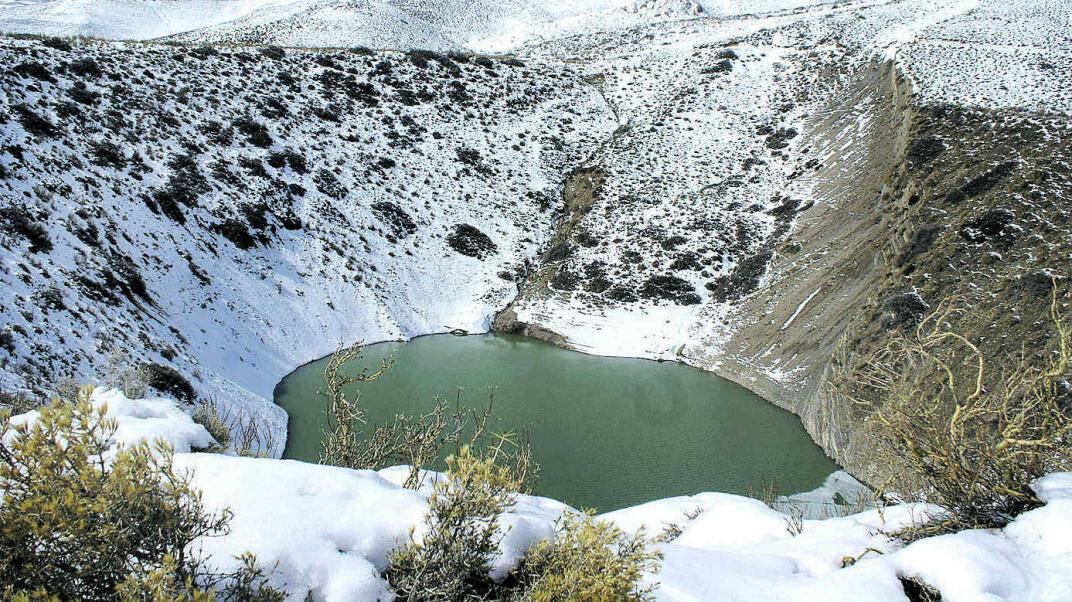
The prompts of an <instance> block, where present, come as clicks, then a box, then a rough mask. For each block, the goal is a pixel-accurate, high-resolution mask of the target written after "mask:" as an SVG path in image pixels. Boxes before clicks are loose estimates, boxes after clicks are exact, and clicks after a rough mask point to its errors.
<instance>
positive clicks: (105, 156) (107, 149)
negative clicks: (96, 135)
mask: <svg viewBox="0 0 1072 602" xmlns="http://www.w3.org/2000/svg"><path fill="white" fill-rule="evenodd" d="M90 152H92V153H93V159H92V161H93V163H95V164H97V165H101V166H107V167H122V166H123V165H125V164H126V162H127V159H126V157H125V156H123V151H122V150H120V149H119V147H118V146H116V145H115V144H113V143H111V142H108V141H102V142H95V143H93V144H92V145H91V146H90Z"/></svg>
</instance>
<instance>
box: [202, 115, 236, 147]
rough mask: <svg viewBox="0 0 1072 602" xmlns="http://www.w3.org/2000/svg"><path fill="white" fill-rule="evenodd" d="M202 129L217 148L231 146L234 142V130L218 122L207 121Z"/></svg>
mask: <svg viewBox="0 0 1072 602" xmlns="http://www.w3.org/2000/svg"><path fill="white" fill-rule="evenodd" d="M200 129H201V131H202V132H203V133H204V134H205V136H207V137H208V139H209V140H210V141H211V142H212V143H213V144H215V145H216V146H230V145H231V142H233V141H234V130H232V129H231V128H229V127H227V126H225V125H223V124H222V123H220V122H218V121H207V122H205V123H203V124H201V128H200Z"/></svg>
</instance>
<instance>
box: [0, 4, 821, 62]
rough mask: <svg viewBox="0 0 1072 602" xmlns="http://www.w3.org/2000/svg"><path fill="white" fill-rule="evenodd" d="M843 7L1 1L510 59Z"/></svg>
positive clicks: (27, 15) (39, 18) (15, 12)
mask: <svg viewBox="0 0 1072 602" xmlns="http://www.w3.org/2000/svg"><path fill="white" fill-rule="evenodd" d="M834 3H835V2H834V1H833V0H763V1H761V2H744V1H741V0H477V1H465V2H459V1H458V0H105V1H98V0H0V31H3V32H8V33H35V34H48V35H91V36H98V37H103V38H111V39H133V40H147V39H152V38H159V37H165V36H173V35H178V34H182V35H179V39H182V40H185V41H198V42H230V43H255V44H278V45H285V46H311V47H330V46H342V47H351V46H369V47H373V48H403V49H404V48H426V49H437V50H446V49H458V48H469V49H473V50H482V51H491V50H495V51H504V50H508V49H510V48H514V47H517V46H519V45H520V44H523V43H526V42H532V41H534V40H546V39H552V38H556V37H562V36H565V35H570V34H577V33H585V32H592V31H606V30H614V29H622V28H625V27H629V26H636V25H639V24H643V23H647V22H652V21H659V20H667V19H688V18H695V17H698V16H718V17H731V16H740V15H746V14H748V15H755V14H764V13H771V12H784V11H792V10H796V9H799V8H802V7H808V6H813V5H823V4H834Z"/></svg>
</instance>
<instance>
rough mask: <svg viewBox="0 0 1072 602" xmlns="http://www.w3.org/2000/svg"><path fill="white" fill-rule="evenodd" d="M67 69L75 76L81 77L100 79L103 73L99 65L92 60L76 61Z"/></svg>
mask: <svg viewBox="0 0 1072 602" xmlns="http://www.w3.org/2000/svg"><path fill="white" fill-rule="evenodd" d="M67 69H69V70H70V71H71V73H74V74H75V75H81V76H82V77H100V76H101V74H102V73H103V72H102V71H101V68H100V65H98V64H97V61H94V60H93V59H78V60H77V61H74V62H72V63H71V64H70V65H67Z"/></svg>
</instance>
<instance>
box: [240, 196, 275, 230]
mask: <svg viewBox="0 0 1072 602" xmlns="http://www.w3.org/2000/svg"><path fill="white" fill-rule="evenodd" d="M238 210H239V211H241V212H242V215H243V216H245V218H246V222H247V223H248V224H249V227H250V228H253V229H254V230H258V231H261V232H263V231H264V230H267V229H268V214H269V209H268V204H267V203H247V204H245V205H240V206H239V207H238Z"/></svg>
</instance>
